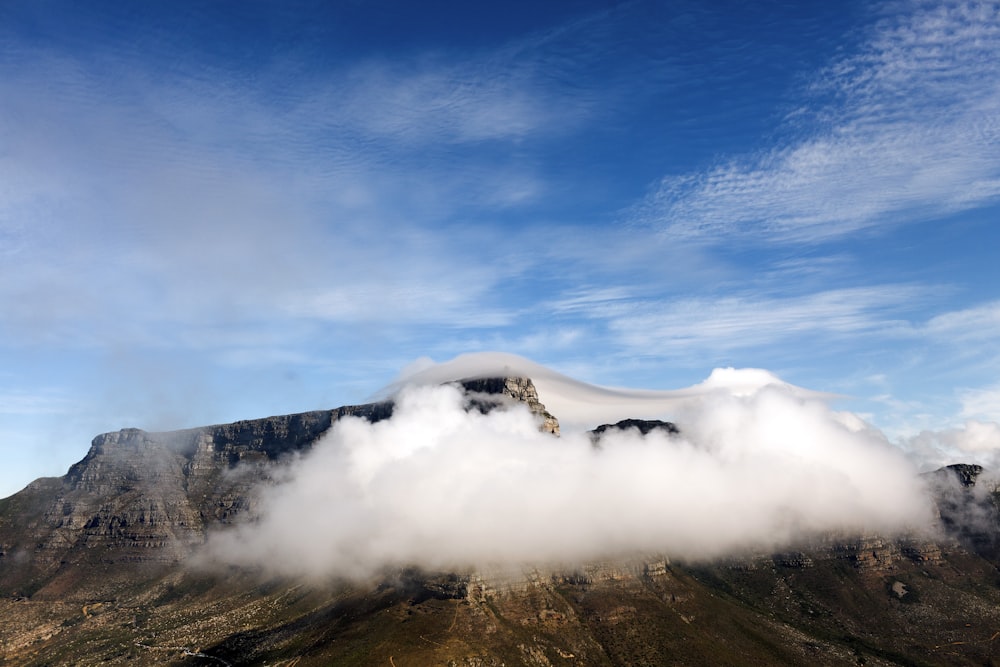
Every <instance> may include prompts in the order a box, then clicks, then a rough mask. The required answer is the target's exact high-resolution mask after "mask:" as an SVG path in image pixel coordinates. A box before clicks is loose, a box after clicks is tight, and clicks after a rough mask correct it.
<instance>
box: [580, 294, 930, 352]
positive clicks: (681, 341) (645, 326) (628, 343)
mask: <svg viewBox="0 0 1000 667" xmlns="http://www.w3.org/2000/svg"><path fill="white" fill-rule="evenodd" d="M920 294H921V290H920V289H919V288H917V287H915V286H907V285H890V286H881V287H859V288H846V289H836V290H828V291H823V292H816V293H812V294H805V295H798V296H778V295H766V294H752V293H747V294H743V295H739V294H736V295H728V296H723V297H719V298H707V297H706V298H684V299H678V300H674V301H664V300H657V301H645V300H644V301H631V302H623V301H620V300H613V301H609V302H604V301H593V302H591V303H590V304H589V306H588V308H589V314H590V316H592V317H599V318H605V317H607V318H608V328H609V329H610V330H611V332H613V334H614V335H615V336H616V337H617V339H618V340H619V341H620V343H621V344H622V345H623V346H625V347H626V348H628V349H631V350H633V351H636V352H642V353H644V354H656V355H667V356H677V355H683V354H687V353H689V352H690V351H691V350H694V349H700V350H712V351H715V352H724V351H729V350H738V349H750V348H754V347H762V346H766V345H775V344H780V343H781V342H782V341H788V340H792V339H795V338H799V337H802V336H804V335H810V336H814V337H817V338H821V339H825V340H829V339H831V338H836V337H844V336H852V337H854V336H858V335H862V334H863V335H876V334H877V335H888V334H891V333H893V332H899V331H901V330H908V329H909V328H910V324H909V323H908V322H907V321H906V320H905V319H904V317H903V314H904V313H905V311H906V310H907V309H908V308H909V307H910V306H911V305H912V303H913V301H914V300H915V299H919V298H920Z"/></svg>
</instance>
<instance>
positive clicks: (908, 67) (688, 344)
mask: <svg viewBox="0 0 1000 667" xmlns="http://www.w3.org/2000/svg"><path fill="white" fill-rule="evenodd" d="M477 4H479V5H481V6H474V5H472V4H470V3H446V2H429V3H402V2H390V1H389V0H373V1H371V2H361V1H358V2H343V3H324V2H283V3H280V4H279V3H268V2H253V1H243V2H222V1H219V2H210V3H204V2H197V3H196V2H155V1H154V2H144V3H120V2H112V1H107V2H102V1H99V0H95V1H90V2H85V3H79V2H68V1H65V0H51V1H49V0H38V1H36V2H4V3H0V456H2V458H3V466H2V467H0V497H2V496H5V495H9V494H10V493H14V492H15V491H17V490H18V489H20V488H22V487H23V486H24V485H25V484H27V483H28V482H30V481H31V480H32V479H34V478H36V477H39V476H53V475H61V474H63V473H64V472H65V471H66V469H67V468H68V466H69V465H70V464H72V463H73V462H75V461H77V460H79V459H80V458H82V457H83V456H84V455H85V454H86V452H87V449H88V446H89V442H90V439H91V438H92V437H93V436H94V435H96V434H98V433H101V432H104V431H111V430H117V429H119V428H123V427H140V428H145V429H148V430H161V429H171V428H182V427H189V426H196V425H202V424H210V423H222V422H228V421H234V420H237V419H248V418H254V417H263V416H267V415H272V414H284V413H289V412H302V411H306V410H313V409H321V408H331V407H336V406H339V405H343V404H351V403H359V402H364V401H366V400H368V399H369V398H371V397H372V396H374V395H376V394H377V393H378V392H379V390H380V389H381V388H382V387H384V386H386V385H388V384H390V383H392V382H393V381H394V380H396V379H397V378H398V377H399V375H400V373H401V372H402V371H403V369H407V368H413V367H414V364H416V365H417V366H425V365H426V364H427V363H428V362H427V360H434V361H437V362H443V361H447V360H449V359H452V358H454V357H456V356H457V355H462V354H468V353H477V352H485V351H500V352H505V353H512V354H516V355H520V356H521V357H525V358H528V359H531V360H532V361H533V362H536V363H538V364H541V365H543V366H545V367H547V368H550V369H553V370H554V371H557V372H558V373H561V374H564V375H566V376H569V377H572V378H575V379H577V380H580V381H584V382H588V383H593V384H597V385H603V386H613V387H633V388H644V389H657V390H676V389H680V388H684V387H689V386H693V385H698V384H699V383H702V382H703V381H705V380H706V378H709V377H710V376H712V374H713V371H714V369H725V368H730V367H732V368H737V369H739V368H757V369H767V371H768V373H770V374H772V375H773V376H774V377H777V378H780V379H781V380H783V381H785V382H787V383H791V384H792V385H795V386H799V387H805V388H808V389H812V390H815V391H820V392H827V393H830V394H836V395H837V396H838V397H839V398H837V399H836V401H835V402H834V403H835V408H836V409H838V410H846V411H850V412H851V413H853V414H855V415H857V416H858V417H859V418H861V419H863V420H864V421H865V422H867V423H868V424H870V425H872V426H873V427H874V428H876V429H878V430H879V431H880V432H881V433H883V434H884V435H885V437H886V438H887V439H888V440H890V441H892V442H893V443H895V444H896V445H897V446H898V447H899V448H900V449H901V450H902V451H903V452H904V453H905V454H906V455H907V456H910V457H911V458H912V459H913V460H914V461H916V462H917V465H919V466H920V467H923V468H928V467H933V466H934V465H938V464H940V463H943V462H951V461H950V460H949V459H951V458H954V457H955V456H960V457H964V459H965V460H972V459H977V460H978V461H981V462H984V463H989V462H990V461H992V460H993V457H994V453H995V451H996V450H1000V426H998V425H997V422H998V421H1000V335H998V334H997V331H998V330H1000V268H998V266H997V261H996V260H997V257H998V256H1000V253H998V251H997V248H1000V224H998V220H997V217H998V212H1000V67H997V66H996V63H997V62H1000V4H998V3H995V2H994V3H975V2H973V3H951V2H943V3H938V2H884V3H875V2H861V1H858V2H823V3H819V2H816V3H813V2H803V3H784V2H770V1H768V0H764V1H762V2H758V3H752V4H750V3H740V2H726V1H720V2H712V3H705V2H694V1H691V2H642V1H637V2H628V3H615V2H608V1H604V2H577V3H538V2H534V3H516V2H515V3H503V4H498V3H477ZM542 400H543V401H544V400H545V397H544V396H542ZM557 416H558V415H557ZM664 416H665V417H668V418H669V417H670V416H671V415H664Z"/></svg>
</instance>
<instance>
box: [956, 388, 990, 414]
mask: <svg viewBox="0 0 1000 667" xmlns="http://www.w3.org/2000/svg"><path fill="white" fill-rule="evenodd" d="M959 399H960V400H961V402H962V411H961V415H962V417H965V418H968V419H990V420H993V421H998V422H1000V385H996V386H993V387H988V388H986V389H966V390H964V391H962V392H960V393H959Z"/></svg>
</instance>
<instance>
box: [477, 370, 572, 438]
mask: <svg viewBox="0 0 1000 667" xmlns="http://www.w3.org/2000/svg"><path fill="white" fill-rule="evenodd" d="M458 384H459V385H460V386H461V387H462V388H463V389H464V390H465V391H466V393H467V394H468V395H469V403H470V406H471V407H473V408H475V409H478V410H480V411H482V412H484V413H485V412H489V411H490V410H493V409H495V408H497V407H500V406H502V405H504V404H505V403H509V402H514V403H523V404H525V405H527V406H528V409H529V410H531V414H533V415H535V417H536V418H538V420H539V429H540V430H541V431H543V432H545V433H552V434H553V435H559V420H558V419H556V418H555V417H554V416H553V415H552V414H551V413H550V412H549V411H548V410H546V409H545V406H544V405H543V404H542V402H541V401H540V400H538V390H537V389H535V383H534V382H532V381H531V379H530V378H520V377H505V378H478V379H468V380H461V381H460V382H459V383H458Z"/></svg>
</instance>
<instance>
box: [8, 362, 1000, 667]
mask: <svg viewBox="0 0 1000 667" xmlns="http://www.w3.org/2000/svg"><path fill="white" fill-rule="evenodd" d="M463 387H464V389H465V391H466V392H467V396H468V406H469V408H470V409H478V410H482V411H489V410H493V409H498V408H500V409H502V408H503V407H504V406H505V405H508V404H510V403H511V402H520V403H524V404H527V405H528V407H529V409H530V410H531V412H532V413H533V414H534V415H535V416H536V418H537V420H538V423H539V428H540V429H542V430H544V431H547V432H549V433H552V434H553V435H554V436H555V435H557V434H558V421H557V420H556V418H555V417H554V416H552V415H551V414H549V413H548V412H547V411H546V410H545V407H544V405H542V404H541V402H540V401H539V399H538V395H537V392H536V391H535V388H534V385H533V384H532V383H531V381H530V380H527V379H521V378H493V379H482V380H469V381H465V382H464V383H463ZM392 411H393V404H392V403H391V402H384V403H375V404H369V405H361V406H348V407H343V408H339V409H336V410H329V411H318V412H309V413H303V414H298V415H287V416H281V417H271V418H266V419H258V420H250V421H241V422H236V423H233V424H225V425H219V426H209V427H203V428H197V429H190V430H185V431H175V432H170V433H147V432H144V431H140V430H136V429H126V430H123V431H119V432H117V433H108V434H104V435H101V436H98V437H97V438H95V439H94V441H93V444H92V446H91V449H90V451H89V453H88V454H87V456H86V457H85V458H84V459H83V460H82V461H80V462H79V463H77V464H75V465H74V466H72V467H71V468H70V470H69V472H68V473H67V474H66V475H65V476H63V477H61V478H48V479H40V480H37V481H35V482H33V483H32V484H30V485H29V486H28V487H27V488H26V489H24V490H23V491H21V492H20V493H18V494H15V495H14V496H11V497H9V498H6V499H4V500H0V663H2V664H11V665H14V664H16V665H87V664H110V665H114V664H154V663H155V664H175V665H209V664H217V665H227V664H228V665H237V664H238V665H243V664H258V665H265V664H266V665H282V664H284V665H299V666H303V667H304V666H305V665H330V664H344V665H390V666H395V665H398V666H399V667H404V666H408V665H456V666H458V665H465V666H470V667H471V666H483V665H665V664H677V665H747V664H757V665H772V664H774V665H781V664H785V665H803V664H809V665H858V664H867V665H937V664H969V665H983V664H994V663H1000V643H998V642H1000V572H998V570H997V565H998V564H1000V549H998V540H997V535H998V534H1000V533H998V530H997V526H998V521H997V517H998V512H997V504H996V493H995V490H994V489H989V488H983V484H982V483H980V484H977V482H979V481H980V479H981V473H982V471H981V469H980V468H978V467H977V466H962V465H959V466H952V467H949V468H946V469H942V470H941V471H939V472H938V473H936V474H935V475H933V476H932V477H931V478H930V479H929V482H930V484H931V486H932V487H934V488H935V489H936V494H937V503H938V507H939V509H940V513H941V525H942V528H941V533H940V536H939V537H936V538H934V539H929V538H921V539H916V538H909V539H888V538H883V537H880V536H875V535H868V536H850V537H844V536H841V537H838V538H832V537H831V538H830V539H827V540H824V541H821V542H819V543H813V544H810V545H803V546H802V547H801V548H800V549H798V550H795V551H791V552H786V553H781V554H746V555H744V556H741V557H739V558H735V559H732V560H728V561H725V562H715V563H711V564H705V563H682V562H676V561H672V560H671V559H670V558H669V557H668V556H667V555H665V554H644V555H636V556H634V557H632V558H629V559H624V560H621V561H616V562H604V563H588V564H581V565H578V566H573V567H568V566H566V567H560V568H555V567H542V566H539V567H534V568H525V569H519V570H517V571H514V572H510V571H504V572H449V573H443V572H434V573H429V572H421V571H417V570H400V571H391V572H385V573H384V576H382V577H380V578H379V579H378V580H376V581H372V582H369V583H367V584H364V585H361V584H357V583H353V584H349V583H345V582H339V581H328V582H322V583H317V582H312V583H309V584H306V583H303V582H301V581H292V580H284V579H262V578H260V576H259V575H257V574H255V573H253V572H246V571H239V570H235V569H233V570H230V571H227V572H225V573H208V572H205V571H199V570H196V569H192V568H190V567H189V566H188V565H187V563H186V558H187V556H188V554H189V553H191V550H192V549H193V548H196V547H197V546H198V545H200V544H201V543H202V542H203V541H204V539H205V535H206V531H208V530H210V529H212V528H217V527H219V526H220V525H224V524H227V523H234V522H239V521H244V520H248V519H251V518H252V517H253V515H254V511H255V507H256V503H257V497H256V495H255V489H258V488H260V485H262V484H263V485H266V484H268V483H269V480H270V479H271V475H272V474H273V471H274V470H275V465H276V464H277V463H279V462H280V461H282V460H283V459H284V458H285V457H289V456H293V455H294V453H295V452H300V451H304V450H307V449H309V448H310V447H311V446H312V445H313V443H315V442H316V440H317V439H318V438H319V437H320V436H321V435H322V434H324V433H325V432H326V431H327V430H328V429H329V428H330V426H331V425H332V424H333V423H334V422H335V421H336V420H338V419H341V418H343V417H345V416H349V415H350V416H358V417H363V418H365V419H368V420H371V421H378V420H380V419H385V418H387V417H389V416H391V414H392ZM615 428H636V429H638V430H640V432H643V433H645V432H648V431H649V430H651V429H657V428H659V429H663V430H664V431H665V432H667V433H675V432H676V431H677V427H676V426H674V425H673V424H669V423H666V422H649V421H639V420H627V421H625V422H621V423H619V424H616V425H604V426H602V427H599V428H596V429H595V430H594V432H593V439H594V441H595V444H597V445H599V444H600V443H599V440H600V438H601V434H602V433H604V432H606V431H607V430H609V429H615ZM969 517H974V518H975V519H976V520H975V521H974V522H970V520H969Z"/></svg>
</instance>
